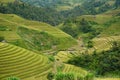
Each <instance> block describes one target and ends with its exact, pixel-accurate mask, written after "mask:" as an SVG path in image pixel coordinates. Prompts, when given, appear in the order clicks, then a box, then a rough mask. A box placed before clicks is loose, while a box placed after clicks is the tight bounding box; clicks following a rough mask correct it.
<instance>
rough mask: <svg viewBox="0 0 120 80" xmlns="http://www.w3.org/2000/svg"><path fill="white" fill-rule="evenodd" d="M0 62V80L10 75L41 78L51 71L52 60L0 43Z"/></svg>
mask: <svg viewBox="0 0 120 80" xmlns="http://www.w3.org/2000/svg"><path fill="white" fill-rule="evenodd" d="M48 63H49V64H48ZM0 64H1V66H0V72H1V74H0V80H5V78H7V77H10V76H16V77H18V78H20V79H22V80H27V78H29V80H36V79H39V80H41V77H43V76H47V74H48V73H49V72H51V71H52V62H50V61H49V60H48V58H47V57H45V56H43V55H39V54H36V53H33V52H31V51H28V50H26V49H23V48H20V47H17V46H13V45H10V44H7V43H0ZM31 77H33V78H32V79H30V78H31ZM44 78H45V77H44Z"/></svg>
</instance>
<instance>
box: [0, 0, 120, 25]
mask: <svg viewBox="0 0 120 80" xmlns="http://www.w3.org/2000/svg"><path fill="white" fill-rule="evenodd" d="M119 3H120V1H119V0H116V2H115V3H114V4H112V5H110V4H108V3H107V1H106V2H105V1H104V0H102V1H97V2H96V1H95V0H94V1H93V0H89V1H84V2H83V4H81V5H78V6H76V7H74V8H73V9H70V10H65V11H57V10H56V9H54V8H53V7H48V6H45V7H37V6H34V5H31V4H28V3H23V2H20V1H17V0H16V1H15V2H14V3H7V4H6V5H4V4H3V3H0V13H13V14H17V15H19V16H22V17H24V18H27V19H30V20H37V21H42V22H46V23H49V24H51V25H53V26H55V25H58V24H60V23H62V22H64V21H65V20H67V19H71V18H75V17H77V16H80V15H83V14H84V15H85V14H93V15H95V14H99V13H102V12H105V11H107V10H110V9H115V8H118V7H119V6H120V4H119ZM87 4H89V5H87Z"/></svg>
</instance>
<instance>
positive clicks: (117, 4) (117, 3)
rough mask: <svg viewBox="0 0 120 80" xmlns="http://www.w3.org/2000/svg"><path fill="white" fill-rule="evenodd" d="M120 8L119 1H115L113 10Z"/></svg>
mask: <svg viewBox="0 0 120 80" xmlns="http://www.w3.org/2000/svg"><path fill="white" fill-rule="evenodd" d="M119 6H120V0H116V1H115V8H118V7H119Z"/></svg>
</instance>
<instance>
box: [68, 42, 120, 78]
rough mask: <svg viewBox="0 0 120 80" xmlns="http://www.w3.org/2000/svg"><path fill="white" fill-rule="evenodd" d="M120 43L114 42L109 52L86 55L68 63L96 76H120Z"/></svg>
mask: <svg viewBox="0 0 120 80" xmlns="http://www.w3.org/2000/svg"><path fill="white" fill-rule="evenodd" d="M119 58H120V42H113V44H112V48H111V49H110V50H108V51H102V52H100V53H97V52H96V51H94V53H93V54H86V53H85V54H84V53H82V54H81V55H80V56H76V57H74V58H72V59H71V60H69V61H68V63H70V64H73V65H76V66H81V67H84V68H86V69H88V70H90V71H91V72H93V73H95V75H106V74H107V73H112V74H113V75H114V74H116V75H118V76H119V71H120V65H119V63H120V59H119Z"/></svg>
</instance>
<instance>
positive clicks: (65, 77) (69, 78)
mask: <svg viewBox="0 0 120 80" xmlns="http://www.w3.org/2000/svg"><path fill="white" fill-rule="evenodd" d="M74 78H75V77H74V74H73V73H61V72H59V73H57V74H56V76H55V80H74Z"/></svg>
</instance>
